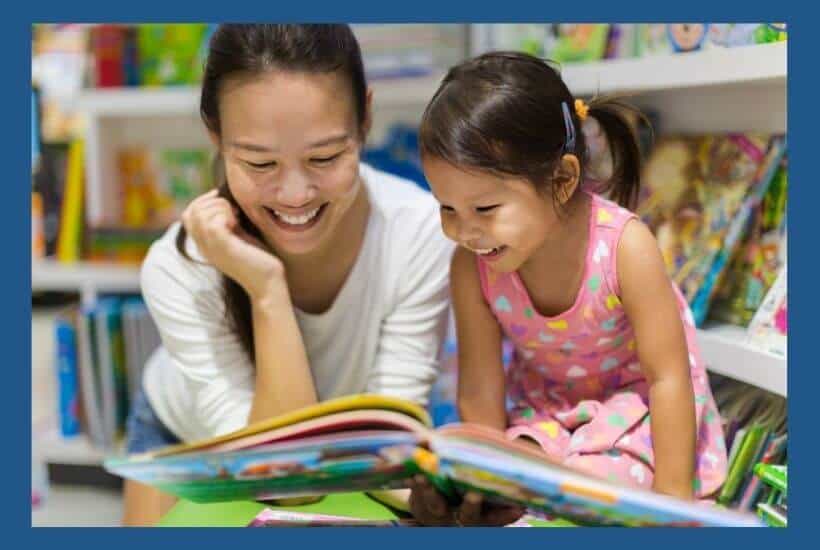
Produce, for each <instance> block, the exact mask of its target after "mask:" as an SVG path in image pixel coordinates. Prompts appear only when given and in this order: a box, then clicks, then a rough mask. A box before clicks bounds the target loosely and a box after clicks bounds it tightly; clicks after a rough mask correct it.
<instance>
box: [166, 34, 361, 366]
mask: <svg viewBox="0 0 820 550" xmlns="http://www.w3.org/2000/svg"><path fill="white" fill-rule="evenodd" d="M270 71H286V72H296V73H309V74H323V73H339V74H341V75H343V76H344V77H345V78H346V79H347V81H348V83H349V85H350V87H351V91H352V94H351V97H352V98H353V103H354V107H355V113H356V122H357V125H358V128H359V132H360V138H361V139H362V140H363V139H364V137H365V136H364V132H365V119H366V117H367V82H366V80H365V74H364V65H363V63H362V54H361V50H360V49H359V43H358V42H357V40H356V37H355V36H354V35H353V31H352V30H351V28H350V26H348V25H261V24H230V25H220V26H219V27H218V28H217V29H216V30H215V31H214V33H213V35H212V36H211V39H210V42H209V45H208V60H207V62H206V63H205V71H204V76H203V81H202V95H201V98H200V103H199V113H200V116H201V117H202V120H203V122H204V123H205V126H206V127H207V128H208V130H209V131H211V132H213V133H214V134H216V135H217V136H219V135H220V134H221V120H220V114H219V93H220V90H221V89H222V86H223V84H224V82H225V81H226V80H227V79H229V78H232V77H253V76H256V75H262V74H265V73H268V72H270ZM214 164H215V170H214V175H215V182H216V184H217V185H218V187H219V196H221V197H223V198H225V199H227V200H228V201H229V202H230V203H231V204H233V205H234V206H236V207H237V210H238V211H239V223H240V225H241V226H242V228H243V229H245V231H247V232H248V233H250V234H251V235H253V236H255V237H257V238H260V239H261V235H260V233H259V230H258V229H257V228H256V227H255V226H254V225H253V224H252V223H251V222H250V220H249V219H248V218H247V216H245V215H244V213H243V212H242V210H241V208H239V206H238V205H237V203H236V201H235V200H234V198H233V196H232V195H231V192H230V188H229V187H228V184H227V181H226V180H225V177H224V175H221V176H220V175H217V174H223V171H222V170H221V169H220V168H221V166H220V165H221V159H219V158H217V159H216V160H215V163H214ZM185 240H186V231H185V228H184V227H183V226H181V227H180V229H179V233H178V234H177V238H176V246H177V250H179V252H180V253H181V254H182V255H183V256H184V257H185V258H187V259H188V260H191V258H190V256H189V255H188V253H187V252H186V250H185ZM222 279H223V296H224V299H225V314H226V316H227V317H228V320H229V322H230V323H231V325H232V327H233V329H234V330H235V331H236V333H237V334H238V335H239V339H240V342H241V344H242V348H243V349H244V350H245V351H246V352H247V354H248V356H249V357H250V358H251V360H252V361H253V360H254V355H255V354H254V343H253V320H252V318H251V303H250V298H249V296H248V294H247V293H246V292H245V289H244V288H242V286H241V285H239V284H238V283H237V282H236V281H234V280H232V279H231V278H229V277H226V276H223V278H222Z"/></svg>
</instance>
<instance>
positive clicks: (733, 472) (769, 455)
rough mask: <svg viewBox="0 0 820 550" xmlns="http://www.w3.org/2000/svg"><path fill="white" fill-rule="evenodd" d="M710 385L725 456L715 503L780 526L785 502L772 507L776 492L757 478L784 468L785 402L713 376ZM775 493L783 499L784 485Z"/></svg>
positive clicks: (786, 450) (785, 436)
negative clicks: (724, 471) (726, 467)
mask: <svg viewBox="0 0 820 550" xmlns="http://www.w3.org/2000/svg"><path fill="white" fill-rule="evenodd" d="M711 382H712V388H713V393H714V396H715V401H716V403H717V404H718V408H719V410H720V414H721V420H722V422H723V430H724V435H725V438H726V448H727V449H728V450H729V471H728V475H727V478H726V482H725V483H724V484H723V487H722V489H721V491H720V493H719V495H718V501H719V502H721V503H723V504H724V505H726V506H729V507H731V508H735V509H738V510H746V511H756V512H758V513H759V514H760V515H761V517H764V519H767V520H770V521H773V522H775V523H777V517H779V518H780V519H782V523H783V524H784V525H785V523H786V516H787V506H786V500H785V498H781V499H779V502H778V503H777V504H776V505H774V504H773V503H772V501H771V500H770V497H771V496H772V493H773V492H776V491H775V488H774V487H772V486H771V485H767V483H766V482H765V481H766V478H765V476H764V475H761V472H765V471H766V470H767V468H768V467H769V466H776V467H782V466H784V465H785V464H786V462H787V459H788V448H787V442H788V429H787V405H786V399H785V398H783V397H780V396H776V395H773V394H770V393H768V392H766V391H764V390H761V389H759V388H754V387H751V386H748V385H746V384H743V383H740V382H736V381H733V380H730V379H728V378H722V377H719V376H715V375H713V376H712V377H711ZM780 489H781V490H782V491H783V497H785V489H786V487H785V483H784V486H783V487H781V488H780Z"/></svg>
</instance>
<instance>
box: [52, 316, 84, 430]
mask: <svg viewBox="0 0 820 550" xmlns="http://www.w3.org/2000/svg"><path fill="white" fill-rule="evenodd" d="M55 331H56V340H57V357H56V366H57V388H58V390H57V391H58V400H57V403H58V407H59V409H58V415H59V419H60V433H61V434H62V435H63V437H72V436H75V435H77V434H78V433H80V421H79V410H78V405H79V403H78V400H79V392H78V385H79V384H78V380H77V345H76V342H77V331H76V329H75V328H74V325H73V324H72V323H71V321H70V320H69V319H68V318H66V317H62V316H61V317H58V318H57V320H56V325H55Z"/></svg>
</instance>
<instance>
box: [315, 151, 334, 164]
mask: <svg viewBox="0 0 820 550" xmlns="http://www.w3.org/2000/svg"><path fill="white" fill-rule="evenodd" d="M340 156H341V153H336V154H335V155H331V156H329V157H313V158H312V159H310V161H311V162H312V163H314V164H328V163H330V162H333V161H334V160H336V159H337V158H339V157H340Z"/></svg>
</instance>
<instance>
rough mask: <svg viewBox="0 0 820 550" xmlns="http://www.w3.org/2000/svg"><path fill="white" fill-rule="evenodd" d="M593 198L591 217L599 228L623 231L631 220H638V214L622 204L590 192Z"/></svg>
mask: <svg viewBox="0 0 820 550" xmlns="http://www.w3.org/2000/svg"><path fill="white" fill-rule="evenodd" d="M588 194H589V195H590V197H591V198H592V208H590V215H591V216H593V217H594V223H595V224H597V225H598V226H604V227H609V228H612V229H617V230H619V231H622V230H623V228H624V226H625V225H626V223H627V222H628V221H629V220H632V219H636V218H637V217H638V215H637V214H635V213H634V212H632V211H631V210H629V209H628V208H624V207H623V206H621V205H620V204H618V203H616V202H615V201H612V200H610V199H608V198H606V197H604V196H603V195H600V194H598V193H594V192H588Z"/></svg>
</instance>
